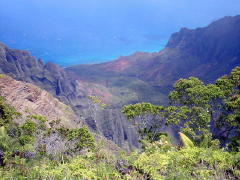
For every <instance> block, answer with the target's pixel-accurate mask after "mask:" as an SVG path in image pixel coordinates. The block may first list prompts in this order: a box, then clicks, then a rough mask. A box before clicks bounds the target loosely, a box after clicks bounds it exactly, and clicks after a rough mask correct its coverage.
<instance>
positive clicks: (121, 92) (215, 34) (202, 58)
mask: <svg viewBox="0 0 240 180" xmlns="http://www.w3.org/2000/svg"><path fill="white" fill-rule="evenodd" d="M237 65H240V16H235V17H225V18H223V19H220V20H218V21H215V22H213V23H211V24H210V25H209V26H207V27H204V28H198V29H194V30H190V29H187V28H182V29H181V30H180V31H179V32H178V33H174V34H173V35H172V36H171V38H170V40H169V42H168V44H167V46H166V48H165V49H163V50H162V51H160V52H157V53H135V54H133V55H130V56H127V57H120V58H119V59H117V60H114V61H112V62H107V63H102V64H94V65H79V66H73V67H69V68H67V71H69V72H74V73H75V74H77V75H78V76H79V77H80V78H81V79H84V80H86V81H90V82H94V83H99V84H102V85H104V86H106V87H107V88H108V89H109V90H110V92H111V93H112V94H114V95H115V96H117V97H118V98H119V99H122V100H123V101H120V103H121V104H126V103H132V102H140V101H148V102H152V103H158V104H159V103H160V104H163V103H165V102H166V101H167V99H166V98H164V96H165V97H166V94H167V93H168V91H169V89H170V87H171V85H172V84H173V83H174V81H176V80H178V79H179V78H184V77H189V76H196V77H199V78H200V79H202V80H204V81H205V82H212V81H214V80H215V79H216V78H217V77H219V76H222V75H224V74H227V73H229V72H230V70H231V69H232V68H234V67H235V66H237Z"/></svg>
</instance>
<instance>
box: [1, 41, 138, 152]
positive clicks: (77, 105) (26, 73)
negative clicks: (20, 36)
mask: <svg viewBox="0 0 240 180" xmlns="http://www.w3.org/2000/svg"><path fill="white" fill-rule="evenodd" d="M0 73H3V74H6V75H8V76H11V77H12V78H14V79H16V80H20V81H24V82H28V83H32V84H34V85H37V86H39V87H41V88H42V89H45V90H46V91H48V92H50V93H51V94H52V95H53V96H54V97H56V98H58V99H59V100H60V101H61V102H63V103H65V104H67V105H70V106H71V107H72V109H73V110H74V111H75V113H76V114H77V116H78V117H77V118H75V119H76V121H78V119H82V120H83V122H84V123H86V124H87V125H88V126H89V127H90V129H92V131H93V132H96V133H99V134H100V135H103V136H105V137H107V138H108V139H109V140H112V141H114V142H116V143H117V144H118V145H120V146H126V148H129V147H133V146H138V142H137V135H136V132H135V130H134V128H131V125H130V123H129V122H128V121H127V120H126V119H125V118H124V117H123V116H122V114H121V113H120V111H119V110H113V109H112V107H111V105H109V106H107V108H105V109H104V110H102V109H101V108H99V107H97V106H96V105H94V104H93V103H92V101H91V100H90V99H89V98H88V96H89V95H97V96H99V97H100V98H101V99H103V100H104V101H105V102H109V101H110V100H111V101H112V99H113V98H112V95H111V93H110V92H109V90H108V89H107V88H106V87H104V86H102V85H100V84H96V83H91V82H85V81H82V80H81V78H79V77H76V76H75V75H74V74H72V73H67V72H66V71H65V70H64V69H62V68H60V67H59V66H58V65H56V64H53V63H47V64H44V63H43V62H42V61H41V60H37V59H36V58H35V57H33V56H32V55H31V54H30V53H29V52H27V51H22V50H14V49H10V48H8V47H6V46H5V45H3V44H0ZM9 88H10V87H9ZM12 88H14V87H12ZM9 92H11V91H9ZM10 95H11V94H9V95H7V94H6V96H10ZM47 98H48V97H46V99H47ZM30 99H31V98H30ZM28 103H29V102H28ZM34 103H35V102H34ZM34 103H32V104H30V106H33V107H35V106H36V105H34ZM63 113H64V112H63ZM56 116H58V115H56ZM69 126H74V124H70V125H69Z"/></svg>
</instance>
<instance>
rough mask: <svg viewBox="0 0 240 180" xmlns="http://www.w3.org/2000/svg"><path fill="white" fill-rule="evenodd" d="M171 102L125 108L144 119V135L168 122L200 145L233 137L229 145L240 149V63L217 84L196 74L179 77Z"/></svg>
mask: <svg viewBox="0 0 240 180" xmlns="http://www.w3.org/2000/svg"><path fill="white" fill-rule="evenodd" d="M169 102H170V103H169V106H166V107H163V106H156V105H152V104H150V103H139V104H135V105H128V106H124V107H123V111H122V112H123V113H124V114H125V115H126V117H127V118H128V119H130V120H134V121H136V119H140V121H138V122H140V123H137V124H136V125H137V126H138V127H139V132H140V133H141V137H143V136H148V134H157V132H158V130H159V128H160V127H161V126H163V123H165V125H174V126H176V127H177V128H179V131H181V132H183V133H184V134H186V135H187V136H188V137H189V138H190V139H192V140H194V142H195V143H196V144H198V145H201V146H204V147H208V146H217V144H218V143H217V140H213V139H220V140H221V141H222V143H223V144H224V143H226V142H227V141H229V140H231V139H232V144H230V145H229V147H231V149H234V147H235V151H238V150H239V149H238V147H240V140H239V139H240V67H236V68H235V69H233V70H232V72H231V73H230V74H229V75H227V76H224V77H221V78H219V79H218V80H216V83H214V84H207V85H205V84H204V83H203V82H202V81H201V80H199V79H198V78H195V77H190V78H188V79H179V80H178V81H177V82H176V83H175V84H174V85H173V90H172V91H171V92H170V94H169ZM153 117H154V118H155V121H152V119H153ZM151 123H152V124H151ZM153 127H154V128H153ZM224 140H225V141H224ZM236 147H237V148H236Z"/></svg>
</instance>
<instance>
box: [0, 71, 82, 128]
mask: <svg viewBox="0 0 240 180" xmlns="http://www.w3.org/2000/svg"><path fill="white" fill-rule="evenodd" d="M0 96H2V97H4V98H5V99H6V101H7V103H8V104H10V105H11V106H13V107H14V108H15V109H16V110H17V111H18V112H20V113H21V114H22V115H24V116H28V115H36V114H37V115H41V116H44V117H46V118H47V119H48V124H49V123H51V122H52V121H60V125H63V126H64V127H68V128H76V127H81V126H83V123H84V122H83V120H82V119H81V118H80V117H78V116H77V115H76V114H75V112H74V111H73V110H72V109H71V108H70V107H69V106H67V105H65V104H63V103H61V102H60V101H59V100H58V99H56V98H54V97H53V96H52V95H51V94H49V93H48V92H47V91H45V90H42V89H40V88H38V87H36V86H34V85H32V84H29V83H24V82H21V81H16V80H14V79H12V78H11V77H9V76H1V77H0Z"/></svg>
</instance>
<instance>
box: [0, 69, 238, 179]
mask: <svg viewBox="0 0 240 180" xmlns="http://www.w3.org/2000/svg"><path fill="white" fill-rule="evenodd" d="M91 99H92V100H93V102H94V103H97V104H99V103H100V104H101V103H102V102H101V100H99V99H98V98H96V97H91ZM169 99H170V104H169V105H168V106H156V105H153V104H150V103H138V104H132V105H127V106H124V107H123V109H122V112H123V113H124V114H125V115H126V117H127V118H128V119H129V120H130V121H131V122H133V124H134V125H135V126H136V127H137V129H138V131H139V134H140V137H139V141H140V142H141V143H142V149H141V150H139V151H133V152H130V153H126V152H119V151H114V152H113V151H112V150H109V149H106V148H105V147H104V146H100V144H99V143H98V142H97V141H95V140H94V138H93V135H92V134H91V133H90V132H89V130H88V128H87V127H81V128H75V129H69V128H66V127H60V128H59V126H57V127H55V126H54V124H56V123H55V122H53V123H52V124H51V129H49V128H47V127H46V126H45V123H47V119H46V118H44V117H42V116H38V115H31V116H28V117H26V118H25V119H24V122H23V123H20V124H16V123H15V122H14V119H15V118H17V117H18V116H17V115H19V114H18V113H17V112H16V111H15V110H14V108H12V107H10V106H9V105H7V104H6V103H5V102H4V99H0V110H1V114H0V115H1V116H0V117H1V121H0V122H1V127H0V166H1V167H0V177H1V178H2V179H87V180H92V179H96V180H97V179H99V180H102V179H103V180H105V179H106V180H108V179H109V180H118V179H124V180H129V179H133V180H145V179H150V180H161V179H176V180H185V179H196V180H199V179H200V180H205V179H229V180H230V179H239V177H240V67H236V68H235V69H233V71H232V72H231V73H230V74H229V75H228V76H224V77H221V78H219V79H218V80H217V81H216V83H214V84H208V85H205V84H204V83H203V82H202V81H200V80H199V79H197V78H194V77H190V78H188V79H180V80H178V81H177V82H176V83H175V84H174V86H173V91H172V92H171V93H170V94H169ZM162 126H172V127H174V128H175V129H177V130H178V132H179V140H180V145H176V144H174V143H172V141H171V138H170V137H169V136H168V134H166V133H163V132H161V131H160V129H161V127H162ZM41 134H48V136H51V134H59V135H61V138H62V141H67V142H68V145H69V146H68V148H69V149H68V150H66V151H64V152H61V153H59V154H51V155H49V154H48V153H47V149H46V144H44V143H41V144H37V141H36V140H37V139H38V136H40V135H41ZM72 145H73V146H72ZM35 146H37V147H35ZM33 152H34V156H33V157H32V156H29V153H30V154H31V153H33Z"/></svg>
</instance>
